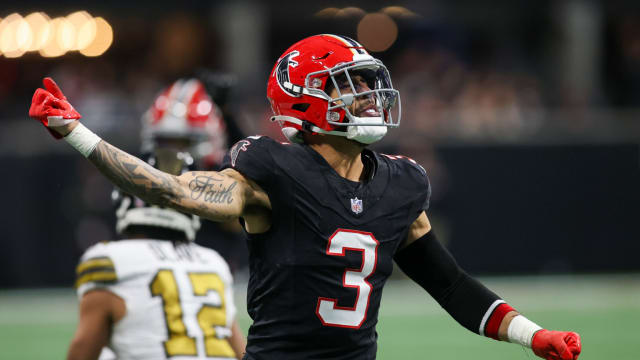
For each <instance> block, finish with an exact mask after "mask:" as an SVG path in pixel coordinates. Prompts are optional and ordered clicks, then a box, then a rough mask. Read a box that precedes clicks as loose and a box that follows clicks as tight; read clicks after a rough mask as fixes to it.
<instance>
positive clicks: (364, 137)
mask: <svg viewBox="0 0 640 360" xmlns="http://www.w3.org/2000/svg"><path fill="white" fill-rule="evenodd" d="M350 119H351V122H350V123H355V124H358V123H360V124H362V123H367V124H370V123H372V122H376V123H377V122H379V123H380V126H370V125H369V126H357V125H355V126H354V125H349V126H347V131H346V132H345V131H335V130H331V131H328V130H324V129H322V128H319V127H317V126H315V125H311V126H309V124H310V123H309V122H304V121H302V120H300V119H298V118H295V117H293V116H287V115H275V116H272V117H271V121H278V122H281V123H282V122H290V123H293V124H297V125H300V126H301V127H303V128H307V129H308V130H310V131H312V132H316V133H320V134H326V135H336V136H342V137H346V138H347V139H350V140H355V141H357V142H359V143H362V144H367V145H368V144H372V143H374V142H376V141H378V140H380V139H382V138H383V137H384V136H385V135H386V134H387V127H386V126H384V125H383V124H384V119H383V118H382V117H381V116H379V117H356V116H351V117H350ZM299 132H300V131H299V130H298V129H296V128H294V127H290V126H289V127H287V126H283V127H282V133H283V134H284V136H285V137H286V138H287V139H289V141H291V142H296V143H299V142H300V140H299V138H298V137H297V135H298V133H299Z"/></svg>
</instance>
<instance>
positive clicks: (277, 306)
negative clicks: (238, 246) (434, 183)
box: [223, 136, 430, 360]
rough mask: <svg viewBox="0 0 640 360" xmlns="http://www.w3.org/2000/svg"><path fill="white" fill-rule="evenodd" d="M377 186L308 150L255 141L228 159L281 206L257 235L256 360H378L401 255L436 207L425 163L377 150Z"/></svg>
mask: <svg viewBox="0 0 640 360" xmlns="http://www.w3.org/2000/svg"><path fill="white" fill-rule="evenodd" d="M362 156H363V160H364V161H365V162H366V163H368V168H369V169H372V171H371V174H372V176H371V177H370V179H369V180H368V181H364V182H353V181H349V180H347V179H345V178H343V177H341V176H339V175H338V174H337V173H336V172H335V171H334V169H333V168H332V167H331V166H330V165H329V164H328V163H327V162H326V161H325V160H324V158H323V157H322V156H321V155H320V154H318V153H317V152H316V151H314V150H313V149H311V148H310V147H308V146H306V145H299V144H282V143H279V142H276V141H274V140H272V139H270V138H268V137H257V136H256V137H249V138H247V139H245V140H241V141H239V142H238V143H236V145H234V146H233V147H232V149H231V151H230V152H229V154H228V155H227V157H226V159H225V161H224V165H223V167H224V168H233V169H235V170H237V171H239V172H240V173H242V174H243V175H244V176H246V177H247V178H249V179H251V180H253V181H255V182H256V183H257V184H258V185H260V187H262V189H263V190H264V191H265V192H266V193H267V194H268V196H269V200H270V201H271V207H272V213H271V216H272V218H271V223H272V224H271V228H270V229H269V230H268V231H267V232H265V233H262V234H258V235H249V268H250V278H249V285H248V292H247V310H248V313H249V315H250V316H251V318H252V319H253V325H252V326H251V328H250V329H249V336H248V339H247V340H248V344H247V357H248V358H249V359H279V360H282V359H374V358H375V356H376V349H377V348H376V340H377V333H376V330H375V326H376V323H377V321H378V309H379V307H380V299H381V296H382V288H383V286H384V284H385V282H386V280H387V278H388V277H389V275H390V274H391V271H392V269H393V256H394V255H395V253H396V250H397V249H398V247H399V245H400V244H401V243H402V241H403V240H405V239H406V238H407V234H408V230H409V227H410V225H411V224H412V223H413V222H414V221H415V220H416V218H417V217H418V215H419V214H420V212H421V211H422V210H424V209H425V208H426V207H427V205H428V201H429V194H430V191H429V182H428V179H427V176H426V173H425V172H424V169H423V168H422V167H421V166H420V165H418V164H416V163H415V161H413V160H411V159H408V158H405V157H398V156H387V155H380V154H377V153H374V152H372V151H370V150H365V151H364V152H363V155H362Z"/></svg>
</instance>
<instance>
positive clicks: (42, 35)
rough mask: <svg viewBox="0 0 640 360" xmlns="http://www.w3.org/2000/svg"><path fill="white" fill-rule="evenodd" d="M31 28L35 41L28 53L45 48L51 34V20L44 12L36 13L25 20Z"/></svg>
mask: <svg viewBox="0 0 640 360" xmlns="http://www.w3.org/2000/svg"><path fill="white" fill-rule="evenodd" d="M24 19H25V20H26V22H27V24H29V27H30V28H31V33H32V34H33V41H31V46H29V48H28V49H27V51H37V50H40V48H42V46H44V44H45V42H46V41H47V38H48V37H49V34H50V33H51V25H50V24H49V22H50V21H51V19H50V18H49V16H47V14H45V13H43V12H34V13H31V14H29V15H27V16H26V17H25V18H24Z"/></svg>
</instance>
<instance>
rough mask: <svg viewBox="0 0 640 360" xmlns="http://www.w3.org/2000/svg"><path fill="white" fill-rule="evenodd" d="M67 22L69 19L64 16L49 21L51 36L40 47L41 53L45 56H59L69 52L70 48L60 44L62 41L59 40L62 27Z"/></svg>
mask: <svg viewBox="0 0 640 360" xmlns="http://www.w3.org/2000/svg"><path fill="white" fill-rule="evenodd" d="M65 23H67V20H65V18H62V17H58V18H55V19H53V20H51V21H50V22H49V26H50V29H49V36H48V37H47V40H46V41H45V42H44V45H43V46H42V47H41V48H40V55H42V56H44V57H57V56H62V55H64V54H65V53H66V52H67V50H68V49H64V48H63V47H62V46H60V41H58V37H59V36H58V34H59V33H60V32H61V31H60V28H61V27H62V26H64V24H65Z"/></svg>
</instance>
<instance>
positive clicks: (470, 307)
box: [394, 230, 500, 334]
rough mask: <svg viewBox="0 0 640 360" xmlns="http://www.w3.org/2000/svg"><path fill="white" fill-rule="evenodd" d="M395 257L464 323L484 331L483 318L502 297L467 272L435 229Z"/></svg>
mask: <svg viewBox="0 0 640 360" xmlns="http://www.w3.org/2000/svg"><path fill="white" fill-rule="evenodd" d="M394 259H395V261H396V263H397V264H398V266H399V267H400V269H402V271H403V272H404V273H405V274H407V276H409V277H410V278H411V279H412V280H413V281H415V282H416V283H418V284H419V285H420V286H422V288H424V289H425V290H426V291H427V292H428V293H429V294H430V295H431V296H432V297H433V298H434V299H435V300H436V301H437V302H438V303H439V304H440V306H442V308H443V309H445V310H446V311H447V312H448V313H449V315H451V316H452V317H453V318H454V319H455V320H456V321H457V322H458V323H459V324H460V325H462V326H464V327H465V328H467V329H469V330H470V331H472V332H474V333H476V334H480V325H481V324H482V320H483V317H485V316H486V315H485V314H486V313H487V312H488V310H489V308H490V307H491V305H492V304H493V303H494V302H495V301H496V300H500V297H498V295H496V294H494V293H493V292H491V290H489V289H487V288H486V287H485V286H484V285H482V284H481V283H480V282H478V281H477V280H475V279H473V278H472V277H470V276H469V275H468V274H467V273H466V272H464V270H462V269H461V268H460V266H458V263H457V262H456V261H455V259H454V258H453V256H452V255H451V253H449V251H448V250H447V249H446V248H445V247H444V246H443V245H442V244H441V243H440V241H438V239H437V238H436V236H435V234H434V232H433V230H431V231H429V232H428V233H427V234H425V235H424V236H423V237H421V238H420V239H418V240H416V241H414V242H413V243H411V244H409V245H408V246H407V247H405V248H404V249H402V250H400V251H398V252H397V253H396V255H395V257H394Z"/></svg>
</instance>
